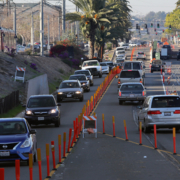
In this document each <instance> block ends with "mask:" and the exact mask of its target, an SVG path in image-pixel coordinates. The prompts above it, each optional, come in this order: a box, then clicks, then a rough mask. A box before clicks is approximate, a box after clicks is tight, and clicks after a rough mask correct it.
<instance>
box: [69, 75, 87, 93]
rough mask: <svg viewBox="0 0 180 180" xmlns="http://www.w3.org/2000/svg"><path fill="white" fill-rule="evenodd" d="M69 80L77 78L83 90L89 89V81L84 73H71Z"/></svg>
mask: <svg viewBox="0 0 180 180" xmlns="http://www.w3.org/2000/svg"><path fill="white" fill-rule="evenodd" d="M69 80H79V82H80V83H81V87H82V88H83V89H84V91H88V92H89V91H90V83H89V80H88V79H87V77H86V75H84V74H75V75H71V76H70V77H69Z"/></svg>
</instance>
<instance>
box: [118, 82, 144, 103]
mask: <svg viewBox="0 0 180 180" xmlns="http://www.w3.org/2000/svg"><path fill="white" fill-rule="evenodd" d="M118 95H119V96H118V99H119V104H123V102H125V101H139V102H141V103H143V102H144V99H145V98H146V89H145V88H144V86H143V85H142V83H132V82H129V83H122V84H121V87H120V88H119V93H118Z"/></svg>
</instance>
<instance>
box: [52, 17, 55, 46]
mask: <svg viewBox="0 0 180 180" xmlns="http://www.w3.org/2000/svg"><path fill="white" fill-rule="evenodd" d="M52 31H53V32H52V33H53V46H54V42H55V37H54V15H53V17H52Z"/></svg>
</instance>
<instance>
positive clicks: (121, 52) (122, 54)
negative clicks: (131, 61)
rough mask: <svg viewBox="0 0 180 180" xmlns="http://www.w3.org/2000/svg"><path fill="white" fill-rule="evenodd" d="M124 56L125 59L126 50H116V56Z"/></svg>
mask: <svg viewBox="0 0 180 180" xmlns="http://www.w3.org/2000/svg"><path fill="white" fill-rule="evenodd" d="M120 56H121V57H122V56H123V57H125V59H127V57H126V52H125V51H117V52H116V57H120Z"/></svg>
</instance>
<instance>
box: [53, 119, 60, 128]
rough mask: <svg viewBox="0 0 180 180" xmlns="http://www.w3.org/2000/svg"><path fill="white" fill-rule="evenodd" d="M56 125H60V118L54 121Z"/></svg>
mask: <svg viewBox="0 0 180 180" xmlns="http://www.w3.org/2000/svg"><path fill="white" fill-rule="evenodd" d="M54 125H55V127H59V126H60V118H59V119H58V120H57V121H56V122H55V123H54Z"/></svg>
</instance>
